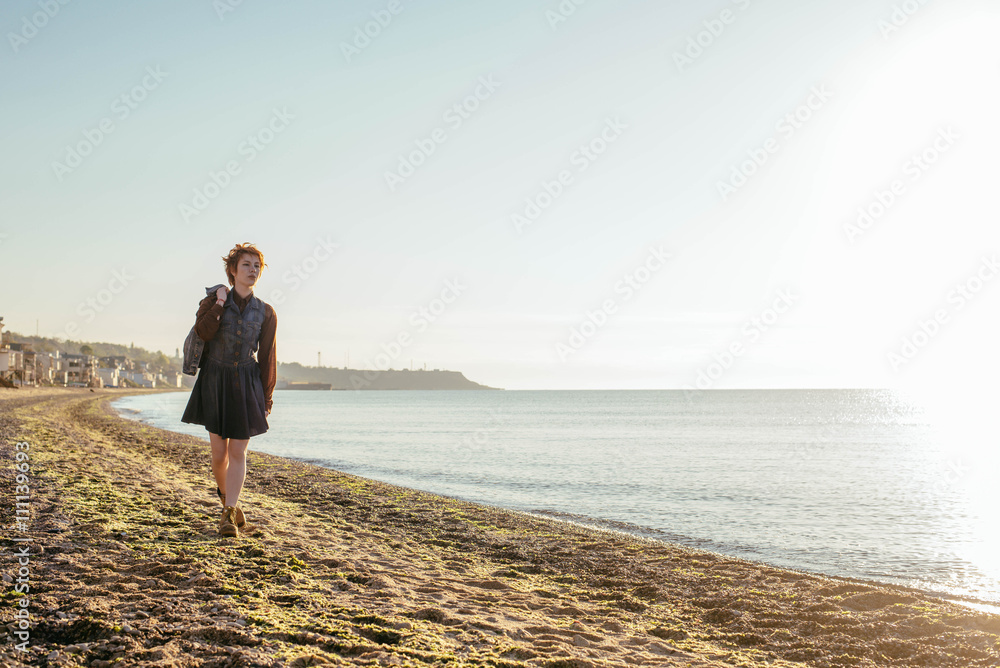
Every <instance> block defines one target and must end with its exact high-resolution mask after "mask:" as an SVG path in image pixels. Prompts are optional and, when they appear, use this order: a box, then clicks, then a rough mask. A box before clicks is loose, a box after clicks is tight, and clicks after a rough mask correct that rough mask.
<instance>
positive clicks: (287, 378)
mask: <svg viewBox="0 0 1000 668" xmlns="http://www.w3.org/2000/svg"><path fill="white" fill-rule="evenodd" d="M282 381H284V383H283V382H282ZM297 382H307V383H328V384H329V385H330V386H331V389H334V390H497V389H501V388H496V387H488V386H486V385H480V384H479V383H476V382H474V381H471V380H469V379H468V378H466V377H465V374H463V373H462V372H460V371H444V370H441V369H434V370H433V371H425V370H422V369H419V370H416V371H410V370H409V369H385V370H378V369H348V368H346V367H339V368H334V367H315V366H302V365H301V364H298V363H295V362H292V363H290V364H280V363H279V364H278V383H277V385H276V387H275V389H277V390H282V389H290V388H288V383H297Z"/></svg>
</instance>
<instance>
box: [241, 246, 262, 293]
mask: <svg viewBox="0 0 1000 668" xmlns="http://www.w3.org/2000/svg"><path fill="white" fill-rule="evenodd" d="M258 278H260V260H259V259H258V258H257V256H256V255H252V254H250V253H243V254H242V255H240V259H239V261H238V262H237V263H236V283H238V284H242V285H246V286H247V287H251V288H252V287H253V286H254V284H255V283H256V282H257V279H258Z"/></svg>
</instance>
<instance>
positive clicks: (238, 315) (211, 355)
mask: <svg viewBox="0 0 1000 668" xmlns="http://www.w3.org/2000/svg"><path fill="white" fill-rule="evenodd" d="M222 260H223V262H224V263H225V268H226V278H227V279H228V280H229V284H230V285H231V286H233V289H232V290H229V289H227V288H226V287H225V286H222V285H220V286H219V288H218V290H216V291H215V292H214V293H213V294H210V295H208V296H207V297H205V299H203V300H202V301H201V304H200V305H199V307H198V313H197V317H196V320H195V333H197V335H198V336H200V337H201V339H202V340H203V341H205V349H204V351H203V352H202V360H201V371H200V372H199V373H198V378H197V380H195V383H194V388H193V389H192V390H191V396H190V398H189V399H188V403H187V407H186V408H185V409H184V416H183V417H182V418H181V421H183V422H188V423H191V424H202V425H205V429H207V430H208V435H209V439H210V440H211V443H212V472H213V473H214V474H215V482H216V485H217V489H216V491H217V492H218V494H219V499H220V500H221V501H222V506H223V509H222V518H221V519H220V520H219V535H221V536H234V537H235V536H238V535H239V528H241V527H243V526H244V525H245V524H246V518H245V516H244V515H243V510H242V509H240V507H239V505H238V504H239V501H240V492H242V491H243V481H244V479H245V478H246V451H247V444H248V443H249V441H250V437H251V436H257V435H258V434H263V433H264V432H266V431H267V420H266V418H267V416H268V415H270V413H271V395H272V394H273V393H274V384H275V380H276V378H277V362H276V361H275V340H274V335H275V330H276V328H277V322H278V318H277V316H276V315H275V313H274V309H273V308H271V305H270V304H265V303H264V302H263V301H261V300H260V299H258V298H257V297H256V296H255V295H254V294H253V286H254V284H255V283H256V282H257V279H258V278H259V277H260V272H261V269H263V268H264V267H266V266H267V265H266V264H264V254H263V253H261V252H260V251H259V250H258V249H257V248H256V247H254V245H253V244H250V243H244V244H237V245H236V246H234V247H233V249H232V250H231V251H229V254H228V255H225V256H223V258H222ZM255 353H256V356H255ZM258 360H259V362H258Z"/></svg>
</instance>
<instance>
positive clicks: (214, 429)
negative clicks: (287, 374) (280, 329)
mask: <svg viewBox="0 0 1000 668" xmlns="http://www.w3.org/2000/svg"><path fill="white" fill-rule="evenodd" d="M214 299H215V298H214V296H213V297H208V298H206V301H207V300H212V301H213V302H214ZM202 306H203V308H200V309H199V320H201V319H202V318H204V320H201V324H203V325H207V324H209V323H210V322H211V321H212V320H215V319H216V316H214V315H212V313H217V312H218V310H219V307H218V306H215V307H214V308H213V309H207V308H204V307H205V306H206V305H205V304H203V305H202ZM241 306H242V308H241ZM221 311H222V312H221V314H220V315H219V316H218V319H217V321H216V322H217V323H218V328H217V331H216V332H215V335H214V336H212V337H211V338H210V339H206V342H205V349H204V351H203V352H202V358H201V364H200V365H199V366H200V369H199V371H198V377H197V379H196V380H195V383H194V388H193V389H192V390H191V396H190V397H189V398H188V403H187V407H186V408H185V409H184V415H183V417H181V421H182V422H187V423H189V424H201V425H204V426H205V429H206V430H208V431H209V432H211V433H213V434H218V435H219V436H221V437H222V438H235V439H241V440H242V439H249V438H250V437H251V436H258V435H260V434H263V433H264V432H266V431H267V429H268V424H267V419H266V418H265V416H264V412H265V410H269V409H270V406H271V393H272V392H273V390H274V383H273V371H272V367H273V366H274V359H273V353H274V342H273V339H274V325H275V320H276V316H275V315H274V310H273V309H272V308H271V307H270V306H269V305H267V304H265V303H264V302H263V301H261V300H260V299H258V298H257V297H256V296H254V294H253V293H250V295H249V296H248V298H247V299H246V300H244V299H242V298H240V297H239V295H237V294H236V292H235V291H234V290H230V291H229V295H228V296H227V298H226V303H225V305H224V306H222V307H221ZM211 329H212V327H210V326H209V327H206V328H204V329H203V330H202V331H203V332H204V333H205V334H206V336H208V333H210V330H211ZM262 334H264V336H263V337H262ZM203 338H204V337H203ZM268 338H269V339H270V341H269V342H267V343H268V345H266V346H265V348H268V351H267V352H268V360H267V362H266V367H267V370H268V371H269V372H271V373H268V374H265V377H268V379H269V380H270V382H269V387H265V383H264V382H263V381H262V377H261V376H262V374H261V366H260V364H259V363H258V359H257V351H258V347H259V345H260V344H261V343H262V342H263V341H262V339H268ZM261 353H262V356H263V353H264V351H263V350H261Z"/></svg>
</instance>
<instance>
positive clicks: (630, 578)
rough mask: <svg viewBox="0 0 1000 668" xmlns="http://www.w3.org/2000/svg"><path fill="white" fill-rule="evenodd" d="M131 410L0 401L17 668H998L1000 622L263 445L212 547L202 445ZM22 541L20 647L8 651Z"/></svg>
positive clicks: (95, 396)
mask: <svg viewBox="0 0 1000 668" xmlns="http://www.w3.org/2000/svg"><path fill="white" fill-rule="evenodd" d="M126 393H136V391H134V390H132V391H119V390H96V391H94V392H91V391H89V390H84V389H64V388H43V389H20V390H3V389H0V447H2V449H3V456H4V462H5V464H4V466H3V468H2V471H3V473H2V476H0V489H2V494H3V498H4V504H3V513H4V519H3V522H4V527H5V532H4V537H3V539H4V540H3V544H4V551H3V573H4V574H5V577H4V582H3V584H2V591H3V600H4V602H5V605H4V606H3V611H4V616H3V624H5V625H6V626H5V628H6V630H7V634H8V635H7V637H6V641H5V644H4V647H3V650H2V651H0V664H2V665H5V666H6V665H10V666H20V665H39V666H46V665H48V666H108V665H115V666H325V665H398V666H432V665H433V666H497V667H511V668H513V667H515V666H549V667H551V668H574V667H579V666H644V665H649V666H693V667H695V666H697V667H701V666H770V667H787V666H956V667H961V668H968V667H973V666H977V667H978V666H991V667H992V666H1000V616H997V615H988V614H983V613H978V612H974V611H971V610H969V609H966V608H963V607H960V606H957V605H954V604H951V603H948V602H943V601H941V600H939V599H936V598H934V597H933V596H930V595H927V594H923V593H921V592H917V591H912V590H908V589H904V588H898V587H889V586H875V585H872V584H868V583H861V582H854V581H848V580H844V579H834V578H824V577H818V576H813V575H807V574H802V573H796V572H791V571H787V570H781V569H777V568H771V567H767V566H763V565H760V564H755V563H751V562H747V561H742V560H738V559H732V558H726V557H721V556H719V555H715V554H711V553H706V552H698V551H695V550H691V549H687V548H681V547H676V546H672V545H666V544H662V543H655V542H651V541H645V540H642V539H638V538H634V537H630V536H627V535H623V534H617V533H611V532H603V531H598V530H593V529H589V528H584V527H580V526H576V525H572V524H567V523H563V522H559V521H556V520H550V519H541V518H537V517H534V516H531V515H526V514H521V513H516V512H510V511H504V510H500V509H497V508H491V507H486V506H480V505H476V504H472V503H465V502H461V501H456V500H453V499H448V498H444V497H440V496H435V495H432V494H427V493H423V492H417V491H413V490H409V489H404V488H400V487H395V486H392V485H388V484H383V483H379V482H373V481H370V480H366V479H363V478H358V477H354V476H350V475H346V474H343V473H339V472H336V471H331V470H327V469H323V468H319V467H315V466H311V465H307V464H302V463H298V462H295V461H291V460H287V459H282V458H280V457H274V456H270V455H265V454H261V453H257V452H251V453H250V455H249V474H248V484H247V491H246V492H245V494H244V497H243V500H242V502H241V505H242V506H243V507H244V509H245V512H246V514H247V519H248V521H249V526H248V527H247V529H248V530H247V531H244V532H243V534H242V535H241V536H240V538H238V539H230V538H220V537H219V536H218V534H217V521H218V516H219V513H220V511H221V508H220V505H219V503H218V499H217V497H216V495H215V484H214V482H213V480H212V476H211V470H210V466H209V450H208V444H207V443H206V442H204V441H200V440H198V439H196V438H192V437H189V436H184V435H179V434H174V433H171V432H166V431H163V430H159V429H155V428H151V427H148V426H145V425H142V424H140V423H136V422H132V421H129V420H125V419H122V418H119V417H117V416H116V415H115V413H114V411H113V409H111V407H110V406H109V405H108V402H109V401H110V400H111V399H113V398H116V397H120V396H123V395H124V394H126ZM17 441H25V442H27V443H29V444H30V450H29V457H30V458H29V464H30V472H29V474H28V475H29V479H30V486H31V490H32V491H31V501H30V506H31V517H30V522H29V524H28V530H27V531H24V532H18V531H12V530H11V529H10V527H11V526H12V525H13V518H14V497H15V494H16V491H15V484H16V483H15V475H16V471H15V470H14V451H15V450H14V448H15V443H16V442H17ZM252 446H253V442H252V441H251V447H252ZM14 537H30V538H31V539H32V542H31V543H16V544H15V542H14V541H13V540H12V539H13V538H14ZM22 545H29V546H30V564H29V566H28V568H29V575H28V579H29V580H30V587H31V590H30V592H29V593H28V594H27V599H28V603H29V607H28V611H29V614H30V639H29V641H28V646H27V648H28V652H27V653H20V652H18V651H16V649H15V644H16V643H18V642H20V640H19V639H18V638H16V637H14V636H13V635H10V633H11V631H12V630H13V629H16V622H13V621H12V620H13V619H14V616H13V615H14V610H16V609H18V608H17V605H18V602H19V601H20V600H21V597H22V594H20V593H17V592H15V591H14V590H13V587H14V583H12V582H9V581H8V580H9V579H10V576H11V575H13V576H14V577H15V578H16V577H17V576H18V573H17V571H18V568H19V566H18V564H17V559H16V557H12V553H14V552H15V551H16V550H17V549H19V547H20V546H22Z"/></svg>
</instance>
